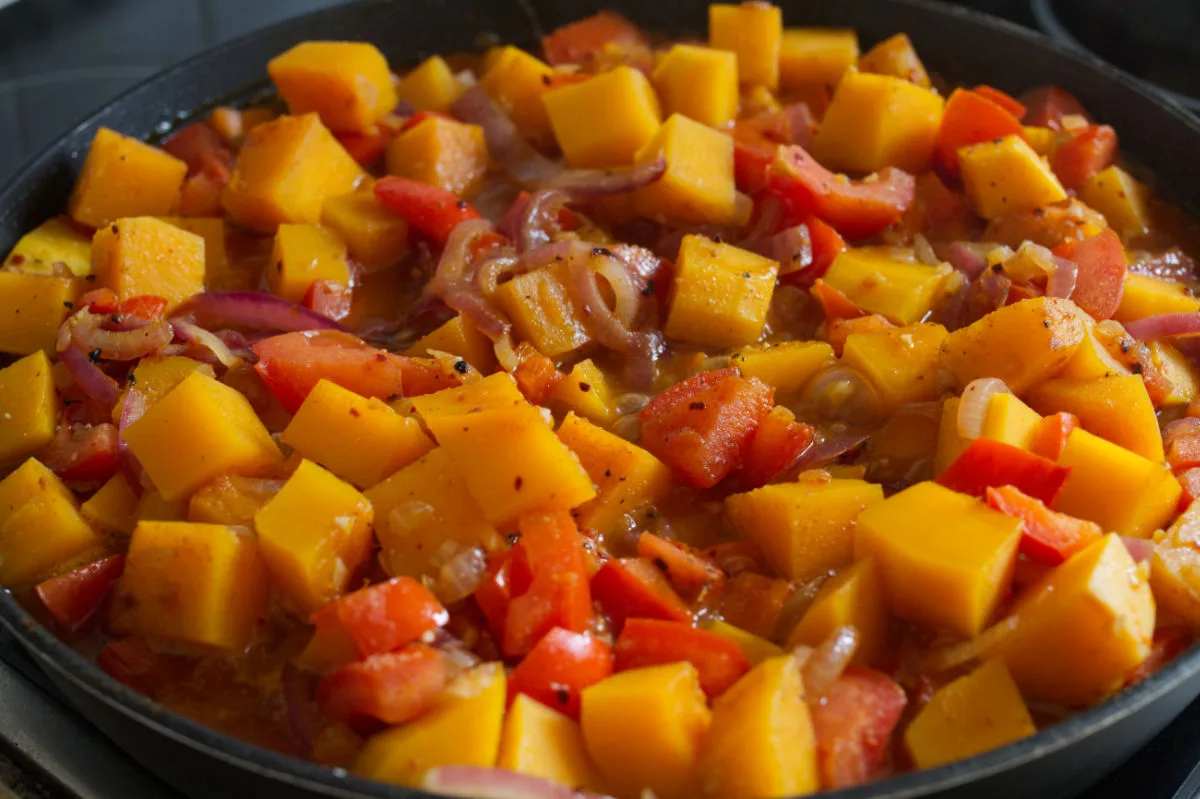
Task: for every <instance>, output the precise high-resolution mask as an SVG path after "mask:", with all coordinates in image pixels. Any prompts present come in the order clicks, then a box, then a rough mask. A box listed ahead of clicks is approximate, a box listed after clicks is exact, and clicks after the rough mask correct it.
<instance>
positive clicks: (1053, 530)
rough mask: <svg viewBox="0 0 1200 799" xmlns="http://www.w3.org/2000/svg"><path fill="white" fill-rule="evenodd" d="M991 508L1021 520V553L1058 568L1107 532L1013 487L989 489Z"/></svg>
mask: <svg viewBox="0 0 1200 799" xmlns="http://www.w3.org/2000/svg"><path fill="white" fill-rule="evenodd" d="M987 503H988V505H989V506H990V507H991V508H993V509H995V510H998V511H1000V512H1001V513H1003V514H1005V515H1006V516H1012V517H1013V518H1015V519H1020V520H1021V554H1023V555H1024V556H1025V557H1027V558H1030V559H1032V560H1036V561H1039V562H1041V563H1046V564H1049V565H1050V566H1057V565H1058V564H1060V563H1062V562H1063V561H1065V560H1066V559H1067V558H1069V557H1071V556H1072V555H1074V554H1075V553H1076V552H1079V551H1080V550H1081V549H1084V548H1085V547H1086V546H1087V545H1088V544H1091V543H1092V542H1093V541H1096V540H1098V539H1099V538H1100V537H1101V536H1102V535H1103V534H1104V532H1103V531H1102V530H1101V529H1100V526H1099V525H1098V524H1096V523H1095V522H1089V521H1085V520H1083V519H1077V518H1075V517H1074V516H1068V515H1067V514H1065V513H1058V512H1057V511H1052V510H1050V509H1049V508H1047V507H1046V506H1045V505H1044V504H1043V503H1041V502H1040V501H1038V500H1036V499H1034V498H1033V497H1031V496H1029V495H1027V494H1025V493H1023V492H1022V491H1021V490H1020V489H1018V488H1015V487H1013V486H1010V485H1006V486H1000V487H997V488H991V487H989V488H988V489H987Z"/></svg>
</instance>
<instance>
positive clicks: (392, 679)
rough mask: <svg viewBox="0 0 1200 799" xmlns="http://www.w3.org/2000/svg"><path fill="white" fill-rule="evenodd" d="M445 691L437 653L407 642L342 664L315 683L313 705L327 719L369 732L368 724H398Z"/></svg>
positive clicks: (443, 663)
mask: <svg viewBox="0 0 1200 799" xmlns="http://www.w3.org/2000/svg"><path fill="white" fill-rule="evenodd" d="M445 687H446V661H445V658H444V656H443V655H442V653H441V652H439V651H438V650H436V649H431V648H430V647H428V646H425V645H424V644H410V645H409V646H406V647H405V648H404V649H401V650H400V651H399V652H380V653H378V654H374V655H371V656H370V657H368V658H366V659H364V660H360V661H358V662H356V663H347V664H346V665H345V666H340V667H338V668H336V669H334V670H333V671H331V672H329V673H328V674H326V675H325V676H324V677H322V678H321V681H320V682H319V683H317V691H316V700H317V707H318V708H320V710H321V712H322V713H323V714H325V717H326V718H328V719H330V720H331V721H338V722H345V723H348V724H350V725H352V726H356V727H360V728H361V727H367V728H369V727H370V726H371V724H372V722H373V721H382V722H383V723H385V724H402V723H404V722H406V721H408V720H410V719H414V718H416V717H417V716H419V715H421V714H422V713H424V712H425V711H426V710H429V709H430V708H432V707H433V706H434V704H435V703H436V702H437V698H438V695H439V694H440V693H441V691H442V689H443V688H445Z"/></svg>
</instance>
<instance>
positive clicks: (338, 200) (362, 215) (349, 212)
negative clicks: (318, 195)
mask: <svg viewBox="0 0 1200 799" xmlns="http://www.w3.org/2000/svg"><path fill="white" fill-rule="evenodd" d="M321 224H322V225H323V226H325V227H327V228H329V229H330V230H333V231H335V232H336V233H337V234H338V235H340V236H341V237H342V241H344V242H346V249H347V250H348V251H349V253H350V257H351V258H353V259H354V260H355V262H357V263H359V264H361V265H362V267H363V269H365V270H366V271H368V272H375V271H378V270H380V269H386V268H387V267H389V266H393V265H395V264H396V263H397V262H398V261H399V260H400V259H401V258H403V257H404V256H405V254H406V253H407V252H408V222H406V221H404V220H403V219H401V218H400V216H398V215H397V214H395V213H393V212H391V211H389V210H388V209H387V208H384V207H383V206H382V205H380V203H379V201H378V200H376V199H375V195H374V194H372V193H370V192H363V191H354V192H350V193H349V194H340V195H338V196H336V197H330V198H329V199H328V200H326V201H325V205H323V206H322V207H321Z"/></svg>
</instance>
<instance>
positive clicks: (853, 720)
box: [811, 666, 908, 789]
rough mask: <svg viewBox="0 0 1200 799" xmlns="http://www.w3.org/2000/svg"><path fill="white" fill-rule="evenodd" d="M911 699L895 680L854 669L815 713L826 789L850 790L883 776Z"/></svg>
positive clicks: (819, 705) (816, 733)
mask: <svg viewBox="0 0 1200 799" xmlns="http://www.w3.org/2000/svg"><path fill="white" fill-rule="evenodd" d="M906 704H908V697H907V696H906V695H905V693H904V689H903V688H901V687H900V686H899V685H897V684H896V683H895V682H894V681H893V680H892V679H891V678H889V677H888V676H887V675H885V674H880V673H879V672H877V671H872V670H870V669H864V668H860V667H858V666H851V667H850V668H848V669H846V671H845V673H843V674H842V676H841V677H839V678H838V679H837V681H836V682H834V684H833V687H832V688H830V690H829V693H828V694H827V695H826V696H825V699H824V701H822V702H821V703H820V704H817V705H815V706H813V707H812V708H811V711H812V722H813V732H814V733H815V735H816V739H817V768H818V769H819V771H820V775H821V787H822V788H825V789H836V788H849V787H851V786H854V785H862V784H863V783H866V782H870V781H871V780H872V779H874V778H875V777H876V776H878V775H879V770H880V768H881V767H882V766H883V760H884V757H885V756H886V754H887V751H888V747H889V746H890V744H891V740H892V731H893V730H895V728H896V724H897V723H899V721H900V715H901V714H902V713H903V712H904V706H905V705H906Z"/></svg>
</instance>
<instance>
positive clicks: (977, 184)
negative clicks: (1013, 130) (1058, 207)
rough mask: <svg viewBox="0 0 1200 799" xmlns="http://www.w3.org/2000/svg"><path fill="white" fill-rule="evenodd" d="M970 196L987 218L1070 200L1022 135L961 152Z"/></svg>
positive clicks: (976, 145)
mask: <svg viewBox="0 0 1200 799" xmlns="http://www.w3.org/2000/svg"><path fill="white" fill-rule="evenodd" d="M958 162H959V165H960V166H961V168H962V175H963V184H964V185H965V187H966V191H967V196H968V197H970V198H971V201H972V202H973V203H974V204H975V208H976V210H977V211H979V215H980V216H982V217H983V218H984V219H995V218H996V217H999V216H1006V215H1008V214H1020V213H1024V212H1027V211H1035V210H1037V209H1038V208H1045V207H1046V206H1047V205H1052V204H1053V203H1056V202H1059V201H1061V200H1065V199H1067V192H1066V190H1064V189H1063V187H1062V184H1061V183H1059V182H1058V178H1057V177H1055V175H1054V172H1053V171H1052V170H1051V169H1050V165H1049V164H1048V163H1047V162H1046V160H1045V159H1044V158H1042V157H1041V156H1039V155H1038V154H1037V153H1035V152H1034V151H1033V149H1032V148H1031V147H1030V146H1029V145H1028V144H1026V143H1025V140H1024V139H1022V138H1021V137H1020V136H1015V135H1014V136H1005V137H1004V138H1002V139H1000V140H999V141H986V142H981V143H979V144H972V145H970V146H968V147H963V148H962V149H960V150H959V151H958Z"/></svg>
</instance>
